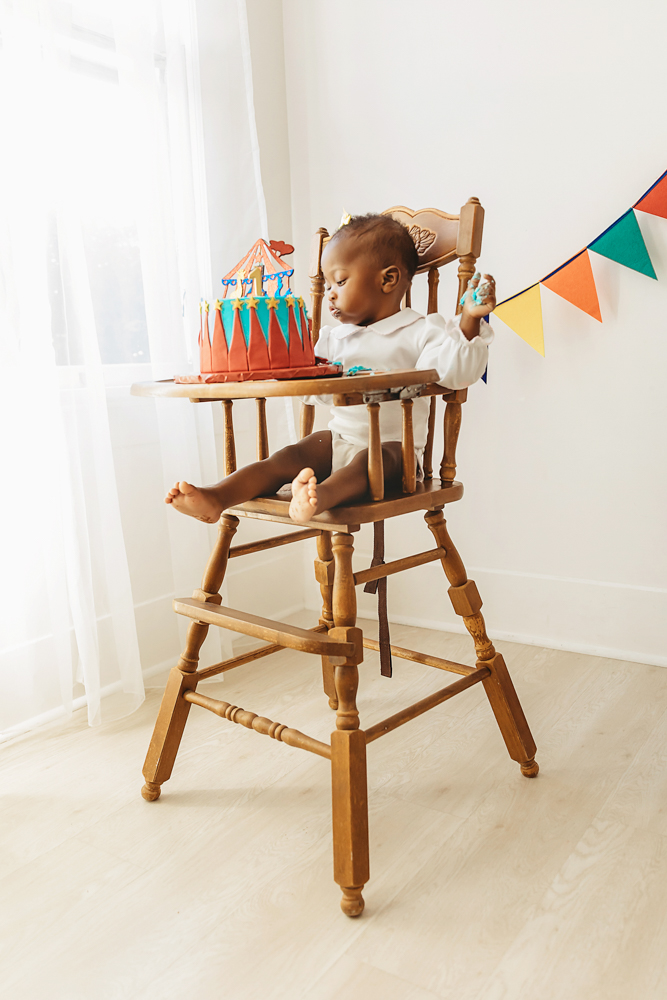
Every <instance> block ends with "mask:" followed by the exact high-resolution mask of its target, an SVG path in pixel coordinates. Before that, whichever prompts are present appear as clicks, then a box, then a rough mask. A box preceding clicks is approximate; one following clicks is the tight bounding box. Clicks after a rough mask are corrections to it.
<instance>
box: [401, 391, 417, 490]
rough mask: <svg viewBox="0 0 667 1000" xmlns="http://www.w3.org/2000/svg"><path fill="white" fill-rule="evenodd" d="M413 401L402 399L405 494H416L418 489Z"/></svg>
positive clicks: (402, 448)
mask: <svg viewBox="0 0 667 1000" xmlns="http://www.w3.org/2000/svg"><path fill="white" fill-rule="evenodd" d="M412 406H413V401H412V400H411V399H402V400H401V407H402V408H403V441H402V447H401V459H402V464H403V492H404V493H414V492H415V490H416V489H417V459H416V458H415V437H414V432H413V429H412Z"/></svg>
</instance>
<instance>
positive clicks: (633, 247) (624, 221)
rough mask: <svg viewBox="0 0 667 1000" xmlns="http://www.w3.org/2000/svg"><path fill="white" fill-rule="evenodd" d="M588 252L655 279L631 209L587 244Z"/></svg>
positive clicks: (655, 276) (642, 238)
mask: <svg viewBox="0 0 667 1000" xmlns="http://www.w3.org/2000/svg"><path fill="white" fill-rule="evenodd" d="M588 249H589V250H594V251H595V253H599V254H601V255H602V256H603V257H608V258H609V260H615V261H616V263H617V264H623V266H624V267H629V268H631V269H632V270H633V271H639V273H640V274H645V275H647V276H648V277H649V278H656V279H657V275H656V273H655V271H654V270H653V264H652V263H651V258H650V257H649V255H648V250H647V249H646V244H645V243H644V237H643V236H642V232H641V229H640V228H639V223H638V222H637V218H636V216H635V213H634V212H633V210H632V209H630V210H629V211H628V212H626V213H625V215H622V216H621V217H620V219H619V220H618V221H617V222H615V223H614V224H613V226H610V227H609V229H606V230H605V231H604V233H603V234H602V236H598V238H597V239H596V240H593V242H592V243H589V244H588Z"/></svg>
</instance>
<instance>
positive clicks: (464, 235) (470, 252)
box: [456, 198, 484, 313]
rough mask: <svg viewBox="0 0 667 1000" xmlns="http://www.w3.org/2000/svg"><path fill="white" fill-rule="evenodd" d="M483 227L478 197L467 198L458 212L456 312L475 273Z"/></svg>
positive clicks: (482, 214)
mask: <svg viewBox="0 0 667 1000" xmlns="http://www.w3.org/2000/svg"><path fill="white" fill-rule="evenodd" d="M483 228H484V209H483V208H482V206H481V205H480V203H479V198H468V201H467V202H466V203H465V205H463V206H462V208H461V211H460V213H459V231H458V235H457V239H456V255H457V257H458V258H459V272H458V277H459V294H458V302H457V306H456V312H457V313H460V312H461V309H462V308H463V306H462V305H461V303H460V300H461V297H462V296H463V293H464V292H465V290H466V289H467V287H468V282H469V281H470V279H471V278H472V276H473V274H474V273H475V265H476V263H477V258H478V257H479V255H480V253H481V252H482V230H483Z"/></svg>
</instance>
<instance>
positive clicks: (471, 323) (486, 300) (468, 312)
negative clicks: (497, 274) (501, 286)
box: [459, 271, 496, 340]
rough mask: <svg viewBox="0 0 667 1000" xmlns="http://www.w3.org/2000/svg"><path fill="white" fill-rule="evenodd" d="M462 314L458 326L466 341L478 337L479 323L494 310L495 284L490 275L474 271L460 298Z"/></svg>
mask: <svg viewBox="0 0 667 1000" xmlns="http://www.w3.org/2000/svg"><path fill="white" fill-rule="evenodd" d="M461 305H462V306H463V312H462V313H461V320H460V322H459V326H460V329H461V333H462V334H463V336H464V337H465V338H466V340H472V339H473V338H474V337H478V336H479V321H480V320H481V319H483V318H484V317H485V316H488V315H489V313H491V312H493V310H494V309H495V308H496V283H495V281H494V280H493V278H492V277H491V275H490V274H485V275H484V276H482V275H480V273H479V271H476V272H475V274H474V275H473V277H472V278H471V279H470V281H469V282H468V288H467V289H466V291H465V292H464V293H463V297H462V298H461Z"/></svg>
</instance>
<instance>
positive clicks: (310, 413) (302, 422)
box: [299, 403, 315, 438]
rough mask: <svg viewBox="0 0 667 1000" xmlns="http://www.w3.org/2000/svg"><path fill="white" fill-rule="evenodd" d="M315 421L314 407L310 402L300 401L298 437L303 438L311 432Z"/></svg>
mask: <svg viewBox="0 0 667 1000" xmlns="http://www.w3.org/2000/svg"><path fill="white" fill-rule="evenodd" d="M314 423H315V407H314V406H313V405H312V404H311V403H302V404H301V411H300V415H299V437H300V438H305V437H308V435H309V434H312V433H313V424H314Z"/></svg>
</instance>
